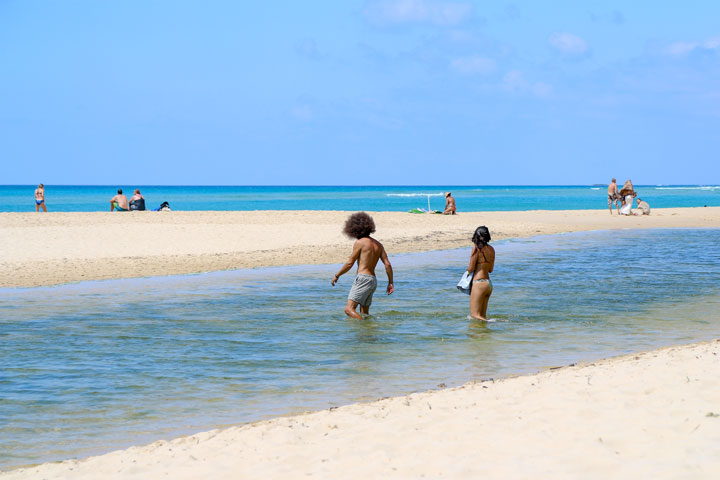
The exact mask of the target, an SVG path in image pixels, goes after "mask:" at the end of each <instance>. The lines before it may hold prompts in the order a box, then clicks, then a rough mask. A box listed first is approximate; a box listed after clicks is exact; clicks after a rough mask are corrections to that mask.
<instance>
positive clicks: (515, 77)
mask: <svg viewBox="0 0 720 480" xmlns="http://www.w3.org/2000/svg"><path fill="white" fill-rule="evenodd" d="M501 86H502V88H503V89H504V90H507V91H509V92H514V93H530V94H532V95H534V96H536V97H539V98H546V97H549V96H550V95H551V94H552V85H550V84H548V83H545V82H531V81H529V80H527V79H526V78H525V75H523V73H522V72H521V71H519V70H511V71H509V72H508V73H506V74H505V76H504V77H503V80H502V84H501Z"/></svg>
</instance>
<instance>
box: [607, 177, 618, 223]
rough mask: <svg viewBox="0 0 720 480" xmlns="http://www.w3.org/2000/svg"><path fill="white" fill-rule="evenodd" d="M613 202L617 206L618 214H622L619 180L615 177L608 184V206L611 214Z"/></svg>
mask: <svg viewBox="0 0 720 480" xmlns="http://www.w3.org/2000/svg"><path fill="white" fill-rule="evenodd" d="M613 203H614V204H615V207H616V208H617V212H618V215H620V197H619V196H618V189H617V180H615V179H614V178H613V179H612V182H610V185H608V208H609V209H610V215H612V206H613Z"/></svg>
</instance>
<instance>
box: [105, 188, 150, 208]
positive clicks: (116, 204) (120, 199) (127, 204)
mask: <svg viewBox="0 0 720 480" xmlns="http://www.w3.org/2000/svg"><path fill="white" fill-rule="evenodd" d="M131 210H137V211H142V210H145V197H143V196H142V194H141V193H140V189H139V188H136V189H135V191H134V192H133V196H132V197H131V198H130V200H128V198H127V197H126V196H125V195H123V191H122V188H118V190H117V195H115V196H114V197H112V198H111V199H110V211H111V212H112V211H118V212H129V211H131Z"/></svg>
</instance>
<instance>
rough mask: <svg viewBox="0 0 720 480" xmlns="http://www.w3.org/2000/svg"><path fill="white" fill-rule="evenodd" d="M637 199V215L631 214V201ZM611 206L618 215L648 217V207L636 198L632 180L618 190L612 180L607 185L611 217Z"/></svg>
mask: <svg viewBox="0 0 720 480" xmlns="http://www.w3.org/2000/svg"><path fill="white" fill-rule="evenodd" d="M635 199H637V208H638V210H639V211H640V213H639V214H637V213H633V211H632V205H633V201H634V200H635ZM613 204H614V205H615V207H616V208H617V212H618V215H650V205H649V204H648V203H647V202H646V201H644V200H642V199H641V198H640V197H638V196H637V192H635V188H634V187H633V184H632V180H627V181H626V182H625V183H624V184H623V187H622V188H621V189H620V190H618V186H617V180H616V179H614V178H613V179H612V181H611V182H610V185H608V209H609V210H610V215H612V207H613Z"/></svg>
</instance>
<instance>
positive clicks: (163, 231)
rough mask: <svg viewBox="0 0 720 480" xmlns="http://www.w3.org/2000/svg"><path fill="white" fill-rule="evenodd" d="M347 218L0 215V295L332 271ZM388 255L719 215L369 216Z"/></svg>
mask: <svg viewBox="0 0 720 480" xmlns="http://www.w3.org/2000/svg"><path fill="white" fill-rule="evenodd" d="M347 215H348V212H319V211H312V212H308V211H300V212H272V211H257V212H130V213H110V212H103V213H48V214H43V213H37V214H36V213H0V287H7V286H36V285H53V284H58V283H66V282H74V281H80V280H91V279H104V278H128V277H141V276H152V275H172V274H182V273H195V272H206V271H213V270H227V269H232V268H246V267H259V266H275V265H293V264H310V263H337V264H340V263H342V262H344V261H345V260H346V259H347V256H348V255H349V253H350V249H351V245H352V241H351V240H349V239H347V238H345V237H344V236H343V235H342V234H341V229H342V225H343V223H344V220H345V218H346V217H347ZM372 215H373V217H374V218H375V223H376V225H377V234H376V237H377V238H378V239H379V240H380V241H382V242H383V243H384V244H385V247H386V249H387V250H388V252H389V253H390V255H391V257H392V254H393V253H398V252H413V251H424V250H433V249H434V250H437V249H445V248H454V247H460V246H465V245H470V238H471V236H472V232H473V231H474V230H475V227H477V226H478V225H487V226H488V227H489V228H490V230H491V232H492V234H493V238H494V239H502V238H508V237H520V236H529V235H538V234H551V233H559V232H570V231H578V230H599V229H612V228H618V229H620V228H678V227H720V207H709V208H673V209H653V214H652V215H651V216H646V217H619V216H617V215H612V216H610V215H609V214H608V211H607V210H577V211H531V212H475V213H461V214H460V215H457V216H443V215H413V214H409V213H399V212H381V213H372Z"/></svg>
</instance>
